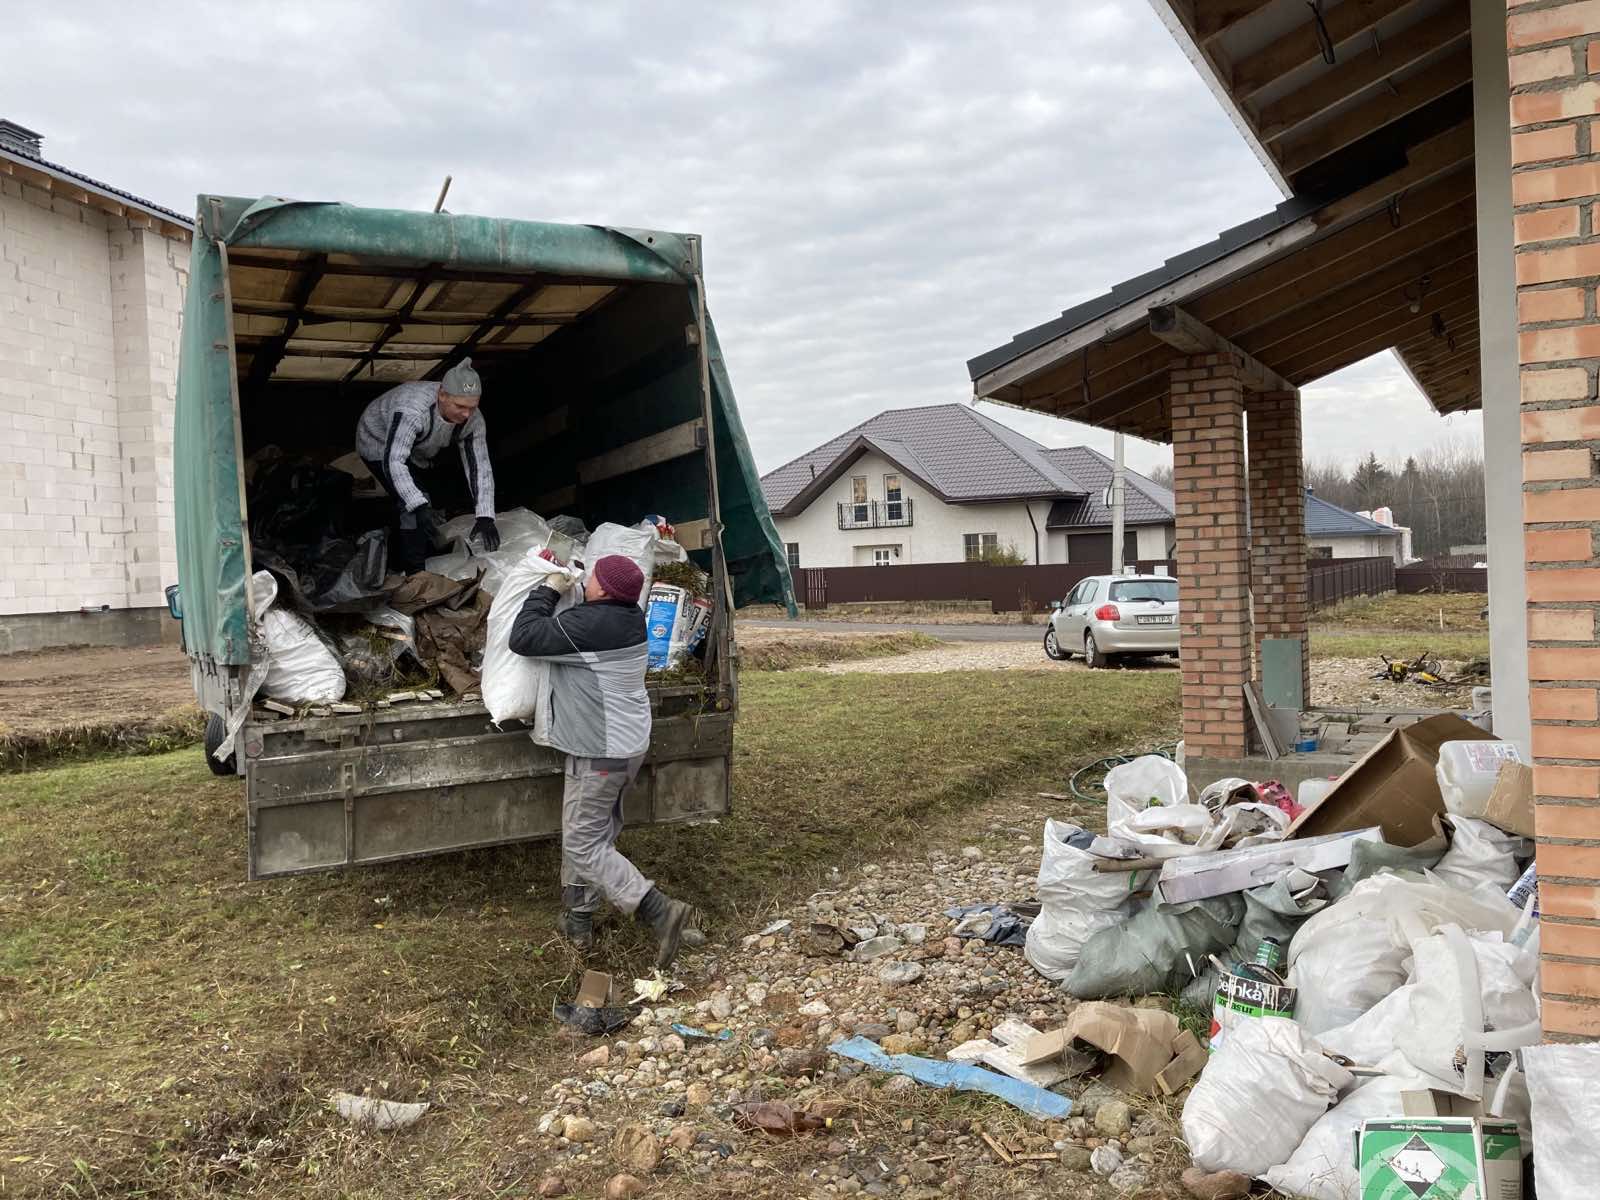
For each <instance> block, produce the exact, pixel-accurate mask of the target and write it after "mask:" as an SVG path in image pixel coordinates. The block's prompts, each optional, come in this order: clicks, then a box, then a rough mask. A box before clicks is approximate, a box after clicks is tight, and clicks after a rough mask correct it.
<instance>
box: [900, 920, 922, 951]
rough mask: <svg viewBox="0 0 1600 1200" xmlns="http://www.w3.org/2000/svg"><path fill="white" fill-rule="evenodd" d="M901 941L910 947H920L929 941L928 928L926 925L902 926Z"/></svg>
mask: <svg viewBox="0 0 1600 1200" xmlns="http://www.w3.org/2000/svg"><path fill="white" fill-rule="evenodd" d="M900 940H901V941H903V942H904V943H905V944H906V945H908V946H920V945H922V943H923V942H925V941H927V940H928V927H927V926H926V925H902V926H900Z"/></svg>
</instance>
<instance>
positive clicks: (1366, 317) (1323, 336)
mask: <svg viewBox="0 0 1600 1200" xmlns="http://www.w3.org/2000/svg"><path fill="white" fill-rule="evenodd" d="M1451 274H1452V275H1453V276H1454V278H1449V279H1444V280H1436V281H1435V283H1434V286H1433V287H1432V288H1431V289H1430V290H1429V292H1428V294H1427V295H1426V296H1425V297H1424V298H1423V300H1422V303H1421V306H1420V307H1419V309H1418V313H1417V314H1413V313H1412V312H1411V311H1410V307H1409V303H1408V301H1407V300H1406V298H1405V297H1404V296H1403V295H1400V294H1397V293H1396V291H1395V290H1392V289H1391V290H1390V291H1388V292H1386V293H1384V294H1381V295H1378V296H1376V297H1375V298H1374V299H1372V300H1371V301H1369V302H1368V303H1366V304H1362V305H1360V306H1358V307H1356V308H1353V309H1350V310H1349V311H1346V312H1342V313H1337V314H1335V315H1334V316H1332V317H1330V318H1329V319H1328V320H1326V321H1318V322H1315V323H1313V324H1311V325H1308V326H1307V327H1306V328H1304V329H1301V330H1298V331H1296V332H1295V333H1293V334H1291V335H1290V336H1288V337H1285V338H1283V339H1281V340H1280V341H1278V342H1276V343H1275V344H1274V345H1273V346H1272V348H1271V352H1270V353H1271V357H1272V359H1273V361H1275V362H1277V361H1281V360H1284V359H1289V358H1291V357H1293V358H1295V359H1300V358H1303V356H1304V355H1306V354H1307V353H1309V352H1311V351H1313V350H1315V349H1317V348H1320V347H1329V348H1331V350H1332V351H1337V349H1338V347H1339V346H1341V345H1344V344H1345V343H1347V342H1349V341H1351V340H1352V339H1357V338H1360V337H1361V336H1362V335H1363V331H1365V332H1369V333H1370V332H1371V330H1372V329H1373V328H1374V327H1375V326H1377V325H1378V324H1380V323H1382V322H1385V321H1388V322H1393V321H1397V320H1409V319H1410V318H1411V317H1412V316H1413V315H1426V314H1429V313H1432V312H1435V311H1439V310H1442V309H1444V308H1446V307H1448V306H1450V305H1453V304H1455V303H1457V302H1458V301H1461V300H1465V299H1469V298H1472V297H1475V296H1476V295H1477V294H1478V278H1477V260H1476V256H1473V257H1470V258H1466V259H1463V260H1462V261H1461V262H1460V263H1458V264H1457V266H1456V269H1455V271H1453V272H1451Z"/></svg>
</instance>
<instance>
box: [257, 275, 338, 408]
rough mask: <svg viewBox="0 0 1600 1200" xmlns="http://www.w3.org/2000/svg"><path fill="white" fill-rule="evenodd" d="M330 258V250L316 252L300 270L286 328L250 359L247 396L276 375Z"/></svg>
mask: <svg viewBox="0 0 1600 1200" xmlns="http://www.w3.org/2000/svg"><path fill="white" fill-rule="evenodd" d="M327 262H328V256H327V255H326V254H318V255H314V256H313V257H312V258H310V259H309V260H308V261H307V262H306V265H305V268H304V269H303V270H302V271H301V272H300V278H299V280H298V281H297V282H296V283H295V286H294V292H293V294H292V295H291V296H290V297H289V307H290V313H289V317H288V319H287V320H285V321H284V324H283V329H282V330H281V331H280V332H279V333H277V334H275V335H274V336H273V337H271V338H269V339H268V340H267V341H265V342H263V343H262V344H261V348H260V349H259V350H258V351H257V352H256V356H255V358H253V359H252V360H251V362H250V375H249V377H248V378H247V379H246V380H245V385H244V392H245V395H246V396H251V397H253V396H255V395H257V394H258V393H259V392H260V391H261V389H262V388H264V387H265V386H266V385H267V383H268V382H269V381H270V380H271V379H272V373H273V372H274V371H276V370H277V369H278V364H279V363H280V362H282V361H283V356H284V352H285V351H287V350H288V348H289V339H290V338H292V337H294V334H295V330H297V329H299V328H300V322H301V321H302V320H303V319H304V315H305V309H306V306H307V305H308V304H310V303H311V293H313V292H315V291H316V290H317V284H319V283H321V282H322V269H323V267H325V266H326V265H327ZM235 340H237V339H235Z"/></svg>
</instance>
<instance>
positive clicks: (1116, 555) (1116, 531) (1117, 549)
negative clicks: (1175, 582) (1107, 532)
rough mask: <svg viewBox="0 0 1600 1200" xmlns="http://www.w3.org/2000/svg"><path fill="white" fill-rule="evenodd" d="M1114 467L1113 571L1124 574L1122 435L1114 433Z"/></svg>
mask: <svg viewBox="0 0 1600 1200" xmlns="http://www.w3.org/2000/svg"><path fill="white" fill-rule="evenodd" d="M1112 445H1113V447H1114V449H1113V450H1112V468H1111V573H1112V574H1113V575H1121V574H1122V521H1123V497H1124V495H1125V494H1126V493H1125V490H1124V486H1123V476H1124V471H1123V466H1122V435H1121V434H1120V433H1117V434H1113V435H1112Z"/></svg>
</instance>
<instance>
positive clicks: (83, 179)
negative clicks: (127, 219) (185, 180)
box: [0, 146, 194, 233]
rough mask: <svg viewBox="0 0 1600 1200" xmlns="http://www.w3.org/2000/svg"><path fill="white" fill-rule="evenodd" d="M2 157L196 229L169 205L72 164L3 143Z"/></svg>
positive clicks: (155, 216) (192, 230)
mask: <svg viewBox="0 0 1600 1200" xmlns="http://www.w3.org/2000/svg"><path fill="white" fill-rule="evenodd" d="M0 160H3V161H5V162H11V163H16V164H17V165H18V166H21V167H27V168H29V169H30V170H34V171H38V172H40V173H41V174H44V175H49V176H51V177H52V178H54V179H60V180H62V181H63V182H70V183H71V184H72V185H73V186H74V187H78V188H81V189H83V191H85V192H91V193H93V194H94V195H96V196H99V197H101V198H102V199H105V200H108V201H110V202H111V203H113V204H119V205H121V206H122V207H123V208H136V209H138V210H139V211H140V212H142V213H145V214H146V215H147V216H151V217H154V218H156V219H157V220H159V221H161V222H162V223H163V224H166V225H176V226H178V227H179V228H181V229H185V230H187V231H188V232H190V233H193V232H194V222H193V221H192V220H190V219H189V218H188V217H185V216H183V215H182V214H181V213H178V212H174V211H173V210H172V209H170V208H162V207H161V206H160V205H159V204H156V203H154V202H153V201H150V200H145V199H143V198H141V197H139V196H135V195H134V194H133V193H131V192H123V191H119V190H118V189H116V188H114V187H112V186H111V185H110V184H108V183H101V182H100V181H99V180H96V179H91V178H90V177H89V176H87V175H83V174H80V173H79V172H77V171H74V170H73V169H72V168H71V167H64V166H62V165H61V164H60V163H54V162H51V161H50V160H49V159H47V158H34V157H33V156H32V155H31V154H19V153H17V152H16V151H14V150H9V149H7V148H5V147H3V146H0Z"/></svg>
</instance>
